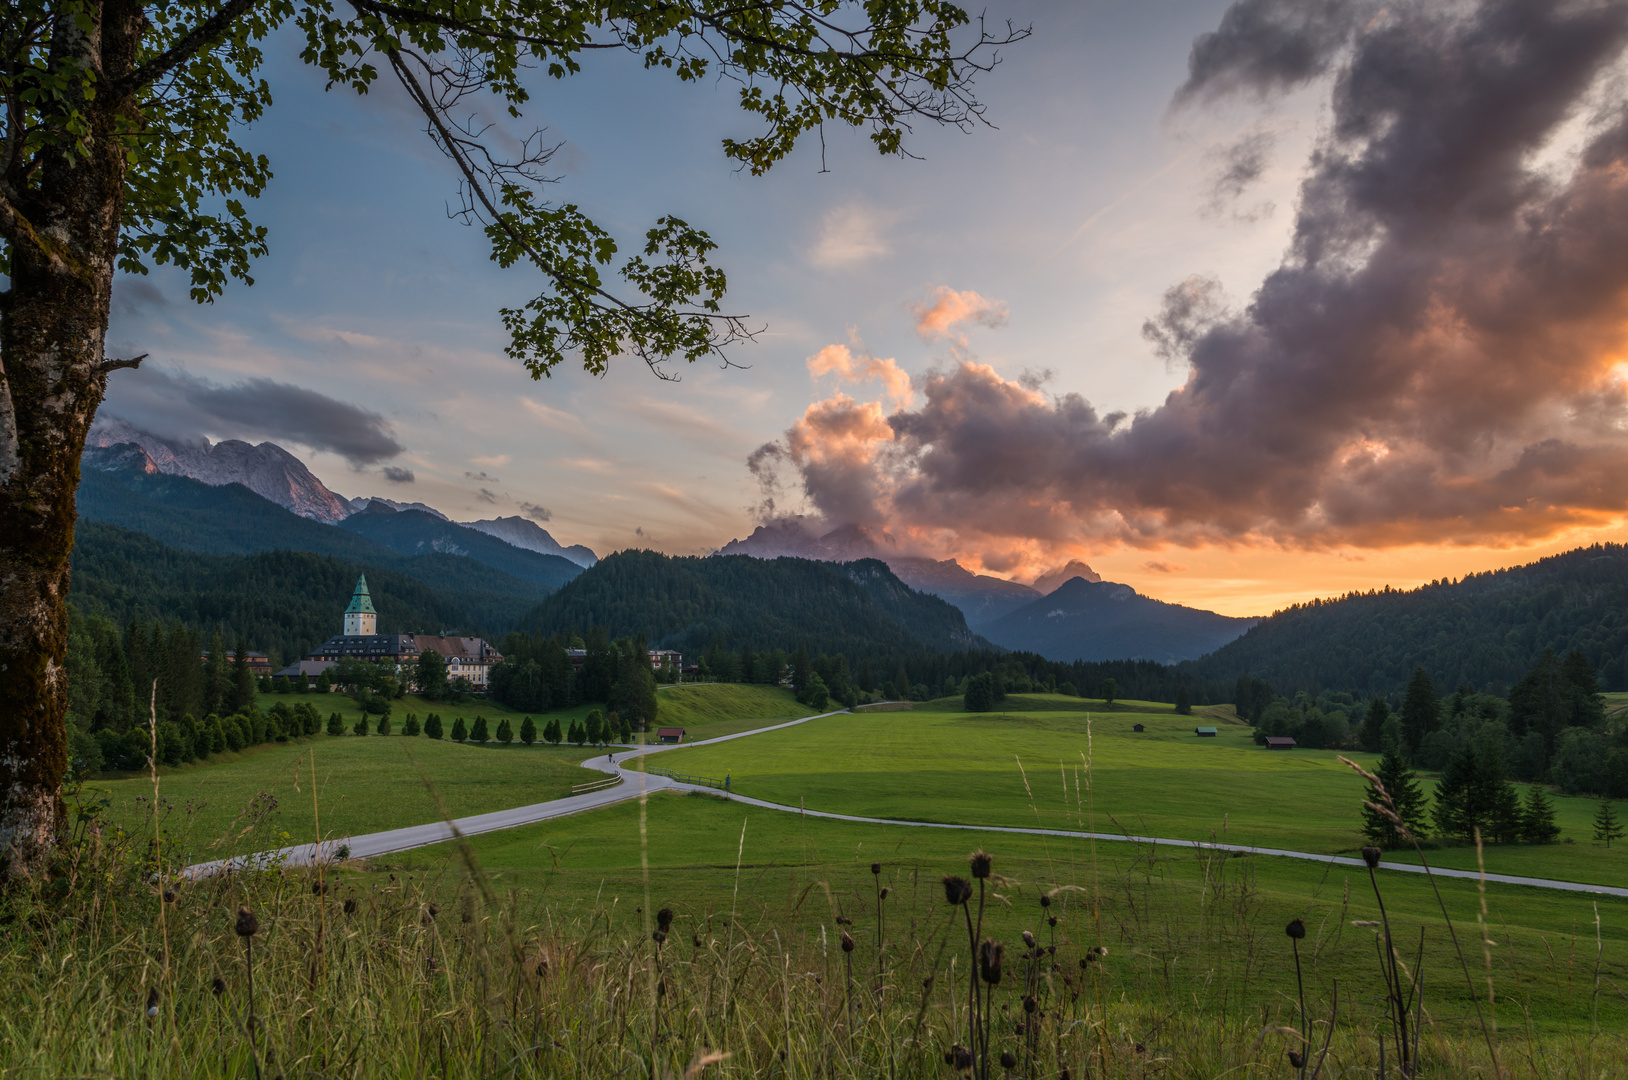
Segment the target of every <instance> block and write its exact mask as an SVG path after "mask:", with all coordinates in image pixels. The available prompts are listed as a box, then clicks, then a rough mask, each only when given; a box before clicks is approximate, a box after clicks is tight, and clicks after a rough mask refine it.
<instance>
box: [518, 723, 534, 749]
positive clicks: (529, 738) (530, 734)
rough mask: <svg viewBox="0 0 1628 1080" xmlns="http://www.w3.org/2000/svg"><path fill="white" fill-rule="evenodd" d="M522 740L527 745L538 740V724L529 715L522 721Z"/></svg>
mask: <svg viewBox="0 0 1628 1080" xmlns="http://www.w3.org/2000/svg"><path fill="white" fill-rule="evenodd" d="M520 741H521V742H523V743H525V744H526V745H527V746H530V745H531V744H532V743H534V742H536V741H537V725H536V723H534V722H533V721H532V719H531V717H529V716H528V717H526V718H525V719H524V720H522V721H520Z"/></svg>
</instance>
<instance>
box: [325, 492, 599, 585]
mask: <svg viewBox="0 0 1628 1080" xmlns="http://www.w3.org/2000/svg"><path fill="white" fill-rule="evenodd" d="M339 528H340V529H341V530H343V531H345V532H348V533H354V534H356V535H358V536H365V537H367V538H368V539H369V540H371V541H373V542H374V543H376V544H379V545H382V546H383V547H387V548H389V549H390V550H392V551H396V552H400V553H401V554H404V555H426V554H429V553H431V552H441V553H443V554H446V555H466V556H468V557H469V558H471V559H474V560H475V561H476V562H480V563H484V564H486V565H487V566H490V567H493V568H494V569H497V570H501V571H503V572H504V573H506V574H512V575H513V576H515V577H517V578H521V579H523V580H525V581H534V582H536V583H537V584H539V585H547V586H549V587H550V588H557V587H558V586H561V585H564V584H565V583H566V582H567V581H570V580H571V579H572V578H574V577H576V576H577V575H578V574H580V573H582V567H580V566H578V565H577V564H576V563H574V562H572V561H571V560H570V559H566V558H563V557H561V556H559V555H544V554H542V553H540V552H536V551H529V550H527V549H526V548H519V547H515V546H514V545H513V544H511V543H508V542H507V541H504V540H499V539H498V538H497V537H494V536H488V535H487V534H486V533H483V532H479V531H477V530H475V529H471V528H468V527H467V526H464V525H459V524H457V523H456V522H451V521H447V520H446V519H445V518H440V517H435V516H433V515H430V514H426V513H424V512H423V511H422V510H393V509H391V508H390V507H388V506H386V505H384V504H383V503H382V502H379V501H374V502H372V503H370V504H369V505H368V507H367V508H366V509H364V510H362V511H360V512H359V513H355V514H352V515H351V516H350V517H348V518H346V519H345V520H344V521H342V522H340V523H339Z"/></svg>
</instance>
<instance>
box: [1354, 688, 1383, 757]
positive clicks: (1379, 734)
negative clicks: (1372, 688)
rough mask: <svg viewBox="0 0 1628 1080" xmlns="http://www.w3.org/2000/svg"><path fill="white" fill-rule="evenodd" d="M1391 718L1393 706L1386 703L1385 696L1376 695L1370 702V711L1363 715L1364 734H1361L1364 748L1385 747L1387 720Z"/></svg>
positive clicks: (1360, 738)
mask: <svg viewBox="0 0 1628 1080" xmlns="http://www.w3.org/2000/svg"><path fill="white" fill-rule="evenodd" d="M1390 718H1391V707H1390V706H1389V705H1387V704H1386V703H1385V699H1384V698H1380V697H1376V698H1374V699H1373V700H1372V701H1370V702H1369V703H1368V711H1367V712H1366V713H1364V714H1363V717H1362V734H1361V735H1360V736H1359V741H1360V742H1361V744H1362V748H1363V749H1364V750H1383V749H1384V748H1385V721H1387V720H1389V719H1390Z"/></svg>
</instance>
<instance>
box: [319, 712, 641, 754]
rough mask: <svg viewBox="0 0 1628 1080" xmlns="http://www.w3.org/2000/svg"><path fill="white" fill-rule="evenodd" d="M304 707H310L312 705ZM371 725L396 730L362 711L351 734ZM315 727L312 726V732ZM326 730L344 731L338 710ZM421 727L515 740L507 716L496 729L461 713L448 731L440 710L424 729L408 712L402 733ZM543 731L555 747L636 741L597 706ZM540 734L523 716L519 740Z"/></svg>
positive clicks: (436, 735) (553, 721) (465, 737)
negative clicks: (563, 726) (562, 725)
mask: <svg viewBox="0 0 1628 1080" xmlns="http://www.w3.org/2000/svg"><path fill="white" fill-rule="evenodd" d="M301 707H302V708H310V706H301ZM370 727H371V730H372V731H374V732H376V733H378V734H380V735H390V734H392V733H393V731H394V727H393V725H392V724H391V721H390V717H389V715H388V714H386V715H384V716H381V717H379V718H378V720H377V721H376V722H375V723H373V724H371V725H370V723H369V720H368V716H367V714H366V713H363V714H362V715H360V716H358V717H357V718H356V721H355V723H354V724H352V725H351V734H353V735H367V734H368V733H369V730H370ZM314 730H315V729H314V728H313V733H314ZM327 730H328V734H329V735H343V734H345V720H344V718H343V717H342V716H340V715H339V714H338V713H333V714H331V715H330V716H329V717H328V725H327ZM420 730H422V732H423V734H424V735H425V736H426V737H428V738H431V739H440V738H442V737H444V736H446V735H448V734H450V736H451V738H452V741H453V742H472V743H486V742H497V743H502V744H503V745H505V746H507V745H509V744H510V743H512V742H514V740H515V735H516V732H515V729H514V726H513V725H512V724H511V723H510V722H509V718H508V717H506V716H504V717H499V718H498V722H497V728H496V730H493V729H492V728H490V727H489V726H488V725H487V722H486V717H484V716H477V717H475V721H474V723H473V724H471V723H468V722H466V721H465V720H464V718H463V717H461V716H458V717H454V718H453V720H452V730H451V731H450V733H449V732H448V731H447V729H446V725H445V721H443V720H442V719H441V714H440V713H433V712H432V713H430V714H429V715H428V716H426V717H425V718H424V723H423V726H422V729H421V728H420V725H419V722H418V714H417V713H408V714H407V719H406V721H405V722H404V723H403V724H402V730H401V733H402V734H403V735H406V736H417V735H418V734H419V732H420ZM541 734H542V738H543V741H544V742H547V743H552V744H553V745H555V746H558V745H559V744H560V743H562V742H570V743H575V744H576V745H578V746H586V745H597V744H600V743H606V742H613V741H616V740H617V739H618V738H619V739H620V741H622V742H625V743H626V742H632V741H633V725H632V723H631V722H629V721H628V719H627V718H626V717H619V716H617V714H616V713H614V712H612V713H611V714H610V715H609V716H608V717H607V716H606V715H605V714H604V713H602V712H600V711H599V710H598V709H594V710H592V711H590V712H589V713H588V715H587V717H586V718H585V719H583V720H577V719H574V718H573V719H572V720H571V722H570V726H569V727H568V728H566V729H564V730H562V729H561V728H560V721H559V719H558V718H557V717H550V718H549V721H548V723H546V724H544V725H543V730H542V733H541ZM537 736H538V731H537V722H536V721H535V720H533V719H532V718H531V717H529V716H527V717H525V718H524V719H522V720H521V721H520V730H519V738H520V741H521V742H522V743H524V744H525V745H526V746H531V745H532V744H534V743H535V742H536V741H537Z"/></svg>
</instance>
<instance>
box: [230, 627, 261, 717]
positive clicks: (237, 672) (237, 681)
mask: <svg viewBox="0 0 1628 1080" xmlns="http://www.w3.org/2000/svg"><path fill="white" fill-rule="evenodd" d="M257 688H258V687H257V684H256V683H255V679H254V672H252V671H250V670H249V643H248V642H246V641H244V640H243V639H242V638H238V639H237V649H236V651H235V653H234V655H233V657H232V692H231V693H230V694H229V695H227V700H226V711H228V712H234V713H237V712H242V711H243V710H244V709H247V708H248V707H249V706H250V705H253V704H254V692H255V690H256V689H257Z"/></svg>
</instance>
